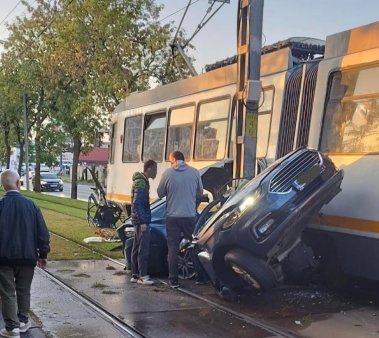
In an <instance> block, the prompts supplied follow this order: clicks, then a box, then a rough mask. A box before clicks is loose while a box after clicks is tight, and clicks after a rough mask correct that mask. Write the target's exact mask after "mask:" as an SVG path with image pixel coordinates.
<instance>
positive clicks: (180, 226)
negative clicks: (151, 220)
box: [166, 217, 196, 281]
mask: <svg viewBox="0 0 379 338" xmlns="http://www.w3.org/2000/svg"><path fill="white" fill-rule="evenodd" d="M195 223H196V218H195V217H167V218H166V228H167V249H168V277H169V279H170V280H175V281H176V280H178V252H179V244H180V241H181V239H182V237H184V238H187V239H189V240H191V239H192V234H193V231H194V229H195Z"/></svg>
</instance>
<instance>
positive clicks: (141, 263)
mask: <svg viewBox="0 0 379 338" xmlns="http://www.w3.org/2000/svg"><path fill="white" fill-rule="evenodd" d="M149 251H150V227H149V226H148V227H147V229H146V230H145V231H143V232H142V231H141V226H140V225H135V226H134V239H133V248H132V274H133V276H140V277H142V276H146V275H147V266H148V261H149Z"/></svg>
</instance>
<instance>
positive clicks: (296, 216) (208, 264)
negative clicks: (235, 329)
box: [119, 148, 343, 290]
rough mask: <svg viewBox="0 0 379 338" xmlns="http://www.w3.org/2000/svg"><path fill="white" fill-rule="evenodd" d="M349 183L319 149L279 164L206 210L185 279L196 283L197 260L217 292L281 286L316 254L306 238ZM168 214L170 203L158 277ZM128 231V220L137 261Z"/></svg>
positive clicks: (155, 257)
mask: <svg viewBox="0 0 379 338" xmlns="http://www.w3.org/2000/svg"><path fill="white" fill-rule="evenodd" d="M218 169H219V168H218ZM342 178H343V171H342V170H337V169H336V168H335V166H334V164H333V163H332V162H331V161H330V159H329V158H328V157H327V156H325V155H323V154H321V153H320V152H319V151H316V150H313V149H307V148H300V149H298V150H296V151H294V152H292V153H290V154H288V155H287V156H285V157H283V158H281V159H280V160H278V161H276V162H275V163H273V164H272V165H271V166H270V167H268V168H267V169H266V170H265V171H263V172H262V173H261V174H259V175H258V176H257V177H255V178H253V179H252V180H250V181H248V182H246V181H245V182H244V183H242V184H240V185H239V186H238V187H237V188H236V190H235V191H233V192H229V194H228V193H227V194H225V195H224V196H220V197H219V198H216V199H215V200H213V201H212V202H211V203H209V204H208V206H206V207H205V208H204V209H203V210H202V212H201V213H200V215H199V217H198V221H197V224H196V228H195V234H194V241H193V243H192V245H188V243H187V246H188V247H190V248H191V249H189V250H193V251H192V253H191V254H189V252H188V251H186V250H180V252H179V253H178V254H179V257H180V258H179V261H180V275H181V277H182V278H191V277H192V276H194V262H193V259H192V258H193V253H194V252H195V253H196V254H197V257H198V260H199V263H200V266H201V268H202V269H203V270H204V272H205V273H206V274H207V275H208V277H209V279H210V280H211V282H212V284H213V285H214V286H216V288H220V286H227V287H228V288H230V289H239V288H243V287H245V286H246V285H247V286H250V287H252V288H254V289H257V290H269V289H270V288H272V287H274V286H275V285H277V284H279V283H280V282H282V281H283V279H284V275H285V272H284V270H286V271H289V270H293V271H294V270H296V269H297V267H296V266H290V265H291V264H294V263H293V262H298V261H299V260H300V261H302V262H301V264H300V265H301V266H305V265H306V264H308V262H307V261H306V260H307V259H309V256H312V254H310V253H309V251H310V252H311V248H308V247H306V246H305V245H303V243H302V241H301V235H302V232H303V230H304V228H305V227H306V226H307V225H308V224H309V223H310V220H311V219H312V217H314V216H315V215H317V213H318V212H319V211H320V209H321V208H322V206H323V205H325V204H327V203H328V202H329V201H330V200H331V199H332V198H333V197H334V196H336V195H337V194H338V193H339V191H340V185H341V181H342ZM216 181H217V180H216ZM229 196H230V197H229ZM165 210H166V202H165V201H164V200H159V201H156V202H154V203H153V204H152V205H151V215H152V221H151V224H150V231H151V235H152V236H151V245H150V259H149V273H150V274H154V273H162V272H165V271H167V262H166V259H167V245H166V227H165V218H166V216H165ZM125 228H126V229H129V230H130V229H132V225H131V222H128V220H127V221H126V223H125V224H124V225H123V227H122V228H120V230H121V236H120V237H123V239H124V240H123V242H124V247H125V253H126V258H127V260H129V261H130V253H131V247H132V244H133V239H132V238H127V237H128V236H130V234H128V236H125V234H124V229H125ZM119 233H120V231H119ZM306 250H309V251H308V252H307V253H306V254H304V251H306ZM299 253H300V254H299ZM294 256H302V257H300V259H299V257H294ZM294 258H296V259H294ZM312 263H313V262H311V261H309V264H310V265H311V264H312ZM284 266H285V268H286V269H284V268H283V267H284Z"/></svg>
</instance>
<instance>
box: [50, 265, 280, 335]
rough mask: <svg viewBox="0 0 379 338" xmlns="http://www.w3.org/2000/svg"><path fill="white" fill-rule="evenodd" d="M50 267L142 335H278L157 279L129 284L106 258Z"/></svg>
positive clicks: (118, 268) (124, 274)
mask: <svg viewBox="0 0 379 338" xmlns="http://www.w3.org/2000/svg"><path fill="white" fill-rule="evenodd" d="M49 271H50V272H51V273H53V274H54V275H56V276H58V277H59V278H60V279H61V280H63V281H64V282H66V283H68V284H70V285H71V286H72V287H74V288H75V289H77V290H79V291H80V292H82V293H85V294H86V295H88V296H89V297H91V298H92V299H93V300H94V301H96V302H97V303H98V304H101V305H102V306H103V307H104V308H106V309H107V310H108V311H111V312H112V313H113V314H114V315H115V316H117V317H118V318H120V319H122V320H123V321H124V322H126V323H127V324H129V325H131V326H132V327H134V328H135V329H136V330H138V331H139V332H141V333H142V334H143V335H144V336H146V337H154V338H160V337H162V338H163V337H167V338H169V337H175V338H177V337H183V338H184V337H186V338H191V337H193V338H195V337H196V338H197V337H212V338H213V337H220V338H221V337H225V338H226V337H256V338H261V337H262V338H263V337H278V335H276V334H273V333H270V332H268V331H266V330H264V329H262V328H259V327H257V326H254V325H252V324H249V323H246V322H245V321H243V320H241V319H237V318H235V317H234V316H232V315H230V314H228V313H225V312H224V311H221V310H218V309H215V308H214V307H212V306H210V305H209V304H207V303H205V302H203V301H201V300H197V299H194V298H192V297H190V296H187V295H184V294H182V293H180V292H179V291H177V290H173V289H171V288H169V287H168V286H167V285H165V284H163V283H160V282H158V281H157V283H156V285H155V286H142V285H138V284H132V283H130V282H129V279H130V275H128V274H127V273H125V272H124V271H123V270H122V268H121V267H120V266H119V265H117V264H114V263H112V262H109V261H77V262H72V261H71V262H63V261H61V262H55V263H51V264H50V266H49Z"/></svg>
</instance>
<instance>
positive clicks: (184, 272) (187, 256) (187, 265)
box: [178, 250, 196, 279]
mask: <svg viewBox="0 0 379 338" xmlns="http://www.w3.org/2000/svg"><path fill="white" fill-rule="evenodd" d="M178 262H179V264H178V269H179V275H178V277H179V278H180V279H192V278H194V277H195V275H196V269H195V265H194V262H193V256H192V253H191V251H190V250H186V251H185V252H183V253H182V252H179V253H178Z"/></svg>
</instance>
